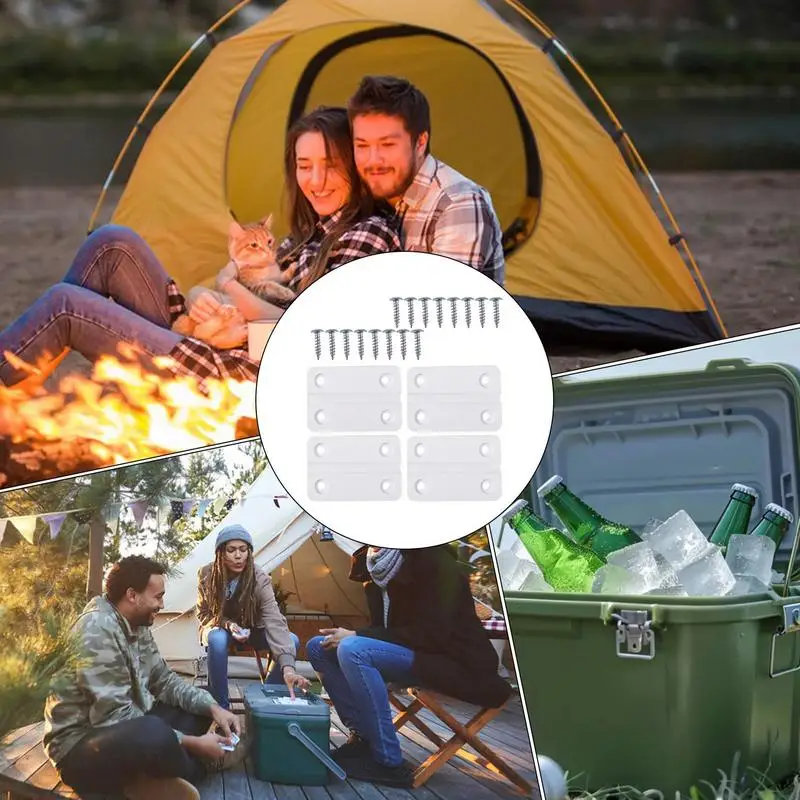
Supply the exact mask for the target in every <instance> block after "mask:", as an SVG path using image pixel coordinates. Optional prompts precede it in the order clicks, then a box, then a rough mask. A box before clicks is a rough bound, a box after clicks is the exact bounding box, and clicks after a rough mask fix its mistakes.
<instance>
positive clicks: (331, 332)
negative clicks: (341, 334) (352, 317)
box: [328, 328, 336, 361]
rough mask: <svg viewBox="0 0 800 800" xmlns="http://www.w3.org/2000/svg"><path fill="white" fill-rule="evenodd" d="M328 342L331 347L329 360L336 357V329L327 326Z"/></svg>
mask: <svg viewBox="0 0 800 800" xmlns="http://www.w3.org/2000/svg"><path fill="white" fill-rule="evenodd" d="M328 344H329V345H330V348H331V361H333V360H334V358H336V329H335V328H328Z"/></svg>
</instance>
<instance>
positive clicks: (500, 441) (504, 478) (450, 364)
mask: <svg viewBox="0 0 800 800" xmlns="http://www.w3.org/2000/svg"><path fill="white" fill-rule="evenodd" d="M256 415H257V420H258V427H259V433H260V436H261V440H262V442H263V444H264V449H265V450H266V453H267V458H268V459H269V462H270V465H271V466H272V468H273V470H274V471H275V474H276V475H277V477H278V479H279V480H280V482H281V484H282V485H283V486H284V488H285V489H286V491H287V492H288V493H289V494H290V495H291V496H292V498H293V499H294V500H295V501H296V502H297V503H298V505H300V506H301V507H302V508H303V509H304V510H305V511H306V512H308V514H309V515H310V516H312V517H313V518H314V519H315V520H317V521H318V522H320V523H322V525H324V526H325V527H327V528H329V529H331V530H333V531H336V532H337V533H339V534H341V535H342V536H345V537H347V538H349V539H352V540H355V541H357V542H363V543H367V544H371V545H375V546H378V547H399V548H407V549H408V548H418V547H430V546H433V545H437V544H444V543H446V542H450V541H453V540H455V539H458V538H460V537H462V536H465V535H467V534H469V533H471V532H472V531H475V530H478V529H479V528H481V527H483V526H484V525H487V524H489V523H490V522H491V521H492V520H494V519H495V518H496V517H498V516H499V515H500V514H501V513H502V512H503V511H504V510H505V509H506V508H508V506H509V505H510V504H511V503H512V502H513V501H514V500H515V499H516V498H517V497H518V496H519V495H520V493H521V492H522V491H524V489H525V487H526V485H527V484H528V482H529V481H530V479H531V476H532V475H533V473H534V472H535V471H536V468H537V466H538V464H539V461H540V459H541V457H542V454H543V453H544V449H545V446H546V444H547V438H548V435H549V433H550V425H551V422H552V416H553V384H552V377H551V374H550V368H549V364H548V361H547V356H546V354H545V351H544V348H543V347H542V343H541V341H540V339H539V337H538V335H537V333H536V330H535V329H534V327H533V325H532V324H531V322H530V320H529V319H528V317H527V316H526V314H525V312H524V311H523V310H522V309H521V308H520V307H519V305H518V304H517V303H516V302H515V301H514V300H513V298H512V297H511V295H510V294H508V293H507V292H506V291H505V290H504V289H502V288H501V287H499V286H498V285H497V284H496V283H495V282H494V281H492V280H491V279H490V278H488V277H487V276H485V275H483V274H481V273H480V272H478V271H477V270H475V269H473V268H471V267H468V266H465V265H464V264H461V263H460V262H458V261H454V260H451V259H448V258H444V257H442V256H437V255H431V254H427V253H406V252H402V253H386V254H381V255H376V256H369V257H367V258H362V259H358V260H356V261H353V262H351V263H349V264H346V265H344V266H341V267H338V268H337V269H335V270H333V271H332V272H330V273H328V274H327V275H325V276H324V277H323V278H321V279H320V280H318V281H316V282H315V283H313V284H312V285H311V286H309V287H308V288H307V289H306V290H305V291H304V292H302V293H301V294H300V295H299V296H298V297H297V299H296V300H295V301H294V302H293V303H292V305H291V306H290V307H289V308H288V309H287V310H286V312H285V313H284V314H283V316H282V317H281V319H280V321H279V322H278V324H277V325H276V326H275V328H274V330H273V331H272V333H271V334H270V337H269V339H268V341H267V345H266V348H265V350H264V354H263V357H262V360H261V367H260V370H259V376H258V385H257V391H256Z"/></svg>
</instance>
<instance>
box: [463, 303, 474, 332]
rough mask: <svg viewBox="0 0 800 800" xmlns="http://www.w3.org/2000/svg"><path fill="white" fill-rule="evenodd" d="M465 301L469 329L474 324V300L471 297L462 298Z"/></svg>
mask: <svg viewBox="0 0 800 800" xmlns="http://www.w3.org/2000/svg"><path fill="white" fill-rule="evenodd" d="M461 299H462V300H463V301H464V320H465V321H466V323H467V327H468V328H469V326H470V325H471V324H472V298H471V297H462V298H461Z"/></svg>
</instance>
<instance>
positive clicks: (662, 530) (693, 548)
mask: <svg viewBox="0 0 800 800" xmlns="http://www.w3.org/2000/svg"><path fill="white" fill-rule="evenodd" d="M647 543H648V544H649V545H650V547H652V548H653V550H655V551H656V552H658V553H661V555H662V556H664V558H666V559H667V561H669V563H670V566H671V567H672V568H673V569H674V570H675V571H676V572H680V571H681V570H682V569H683V568H684V567H686V566H688V565H689V564H692V563H693V562H695V561H697V559H699V558H700V557H701V556H702V555H704V554H706V553H708V552H710V551H709V548H710V547H711V545H710V544H709V542H708V539H706V537H705V536H704V535H703V532H702V531H701V530H700V528H698V527H697V525H695V524H694V522H693V521H692V518H691V517H690V516H689V515H688V514H687V513H686V512H685V511H683V510H680V511H678V512H676V513H675V514H673V515H672V516H671V517H670V518H669V519H668V520H666V521H665V522H664V523H663V524H662V525H659V527H658V528H656V529H655V530H654V531H653V533H652V534H650V536H649V537H648V539H647ZM687 590H688V587H687Z"/></svg>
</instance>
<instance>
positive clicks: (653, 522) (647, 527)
mask: <svg viewBox="0 0 800 800" xmlns="http://www.w3.org/2000/svg"><path fill="white" fill-rule="evenodd" d="M663 524H664V520H663V519H656V518H655V517H650V519H649V520H647V522H645V524H644V528H642V539H647V538H649V537H650V536H652V535H653V531H655V530H656V528H660V527H661V526H662V525H663Z"/></svg>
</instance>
